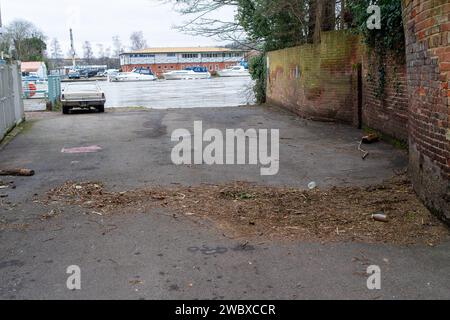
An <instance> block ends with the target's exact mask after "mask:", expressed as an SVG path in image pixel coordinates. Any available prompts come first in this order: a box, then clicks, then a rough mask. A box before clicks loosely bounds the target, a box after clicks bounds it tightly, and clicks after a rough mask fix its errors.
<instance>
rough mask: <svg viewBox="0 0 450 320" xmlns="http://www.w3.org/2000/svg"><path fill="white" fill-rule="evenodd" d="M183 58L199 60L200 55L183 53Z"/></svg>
mask: <svg viewBox="0 0 450 320" xmlns="http://www.w3.org/2000/svg"><path fill="white" fill-rule="evenodd" d="M182 57H183V59H193V58H198V54H197V53H183V54H182Z"/></svg>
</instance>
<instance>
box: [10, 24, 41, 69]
mask: <svg viewBox="0 0 450 320" xmlns="http://www.w3.org/2000/svg"><path fill="white" fill-rule="evenodd" d="M3 39H4V40H3V45H2V47H3V48H2V49H3V50H5V51H7V52H8V51H15V56H16V58H17V59H20V60H21V59H32V58H37V57H39V56H42V55H43V53H44V50H45V49H46V45H45V43H44V41H45V36H44V34H43V33H42V32H41V31H40V30H39V29H38V28H37V27H36V26H35V25H34V24H33V23H31V22H29V21H26V20H22V19H17V20H14V21H12V22H11V23H10V24H9V25H8V26H7V27H6V32H5V35H4V36H3ZM6 47H9V48H6ZM6 49H8V50H6Z"/></svg>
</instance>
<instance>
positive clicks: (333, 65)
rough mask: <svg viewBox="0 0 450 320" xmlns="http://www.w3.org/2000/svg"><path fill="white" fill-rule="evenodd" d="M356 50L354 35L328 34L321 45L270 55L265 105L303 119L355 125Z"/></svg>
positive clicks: (357, 47)
mask: <svg viewBox="0 0 450 320" xmlns="http://www.w3.org/2000/svg"><path fill="white" fill-rule="evenodd" d="M359 49H360V46H359V38H358V37H357V36H355V35H353V34H351V33H348V32H341V31H331V32H324V33H322V40H321V43H320V44H317V45H312V44H311V45H304V46H299V47H294V48H287V49H283V50H278V51H273V52H269V53H268V58H269V79H268V85H267V102H268V103H269V104H274V105H281V106H283V107H286V108H288V109H290V110H291V111H293V112H295V113H297V114H298V115H300V116H302V117H305V118H310V119H316V120H324V121H340V122H344V123H354V122H355V114H357V110H356V109H355V108H356V107H357V106H356V105H355V102H356V101H357V99H355V97H357V91H355V88H356V85H355V82H356V80H357V77H356V75H357V73H356V71H355V69H354V67H353V66H354V65H355V64H356V63H358V62H359V61H360V58H359Z"/></svg>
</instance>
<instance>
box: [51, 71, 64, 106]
mask: <svg viewBox="0 0 450 320" xmlns="http://www.w3.org/2000/svg"><path fill="white" fill-rule="evenodd" d="M60 99H61V77H60V76H48V101H49V102H50V103H51V104H52V108H55V105H56V103H57V102H59V101H60Z"/></svg>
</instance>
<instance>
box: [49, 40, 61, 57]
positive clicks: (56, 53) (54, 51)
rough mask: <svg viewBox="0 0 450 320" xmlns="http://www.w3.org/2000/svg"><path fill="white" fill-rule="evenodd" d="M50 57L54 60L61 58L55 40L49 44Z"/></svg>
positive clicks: (59, 49)
mask: <svg viewBox="0 0 450 320" xmlns="http://www.w3.org/2000/svg"><path fill="white" fill-rule="evenodd" d="M50 57H51V58H52V59H55V60H59V59H62V58H63V53H62V51H61V45H60V44H59V41H58V39H56V38H53V40H52V42H51V43H50Z"/></svg>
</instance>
